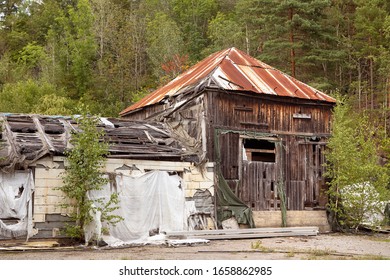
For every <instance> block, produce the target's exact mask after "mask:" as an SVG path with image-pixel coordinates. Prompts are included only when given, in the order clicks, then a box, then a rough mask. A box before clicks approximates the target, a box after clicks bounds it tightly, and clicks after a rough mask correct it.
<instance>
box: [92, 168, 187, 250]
mask: <svg viewBox="0 0 390 280" xmlns="http://www.w3.org/2000/svg"><path fill="white" fill-rule="evenodd" d="M115 188H116V189H115ZM112 192H117V193H118V195H119V200H120V203H119V205H118V206H119V209H117V210H115V211H113V212H112V213H111V214H114V215H118V216H121V217H122V218H123V219H124V220H123V221H120V222H119V223H117V224H116V225H107V224H105V223H104V222H103V223H102V225H103V227H106V228H108V229H109V235H108V236H107V235H103V236H102V238H103V240H104V241H105V242H106V243H108V245H110V246H121V245H125V244H134V243H148V242H150V241H151V240H156V239H159V236H158V235H157V236H150V232H151V231H154V232H159V233H163V232H166V231H182V230H184V229H186V228H187V215H186V214H185V212H186V209H185V208H186V207H185V204H186V203H185V197H184V189H183V187H182V181H181V178H180V177H179V176H177V175H174V176H170V175H169V174H168V172H165V171H151V172H148V173H145V174H143V175H141V176H137V177H135V176H133V177H132V176H125V175H117V176H116V184H107V185H106V186H104V187H103V189H102V190H100V191H93V192H91V193H89V197H90V198H91V199H93V200H95V201H96V200H97V199H104V201H106V202H107V201H108V200H109V197H110V195H111V193H112ZM97 214H98V215H97V216H99V215H100V213H97ZM99 224H100V221H99V220H98V219H95V221H94V222H93V223H91V224H90V225H89V226H88V227H87V228H85V229H84V230H85V236H86V238H87V239H89V238H91V237H93V236H95V237H98V236H99V235H100V233H99V232H97V231H98V229H99V228H100V226H99ZM86 241H88V240H86Z"/></svg>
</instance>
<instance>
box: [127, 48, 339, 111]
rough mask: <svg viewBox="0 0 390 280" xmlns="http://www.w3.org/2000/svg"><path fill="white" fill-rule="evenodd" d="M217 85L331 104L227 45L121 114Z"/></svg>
mask: <svg viewBox="0 0 390 280" xmlns="http://www.w3.org/2000/svg"><path fill="white" fill-rule="evenodd" d="M196 87H198V88H202V87H206V88H207V87H209V88H219V89H224V90H229V91H240V92H245V91H247V92H252V93H256V94H269V95H275V96H284V97H293V98H301V99H310V100H318V101H325V102H331V103H334V102H335V101H336V100H335V99H334V98H332V97H330V96H329V95H327V94H325V93H323V92H321V91H319V90H316V89H314V88H313V87H311V86H309V85H307V84H304V83H302V82H300V81H298V80H297V79H295V78H293V77H291V76H289V75H287V74H285V73H283V72H281V71H279V70H277V69H275V68H273V67H271V66H269V65H267V64H265V63H264V62H261V61H259V60H257V59H255V58H253V57H251V56H249V55H247V54H246V53H244V52H242V51H240V50H238V49H236V48H229V49H226V50H223V51H220V52H217V53H214V54H212V55H210V56H208V57H207V58H205V59H204V60H202V61H200V62H199V63H197V64H195V65H194V66H193V67H191V68H190V69H189V70H187V71H186V72H184V73H182V74H181V75H179V76H178V77H176V78H175V79H174V80H172V81H171V82H169V83H168V84H167V85H165V86H163V87H161V88H159V89H157V90H155V91H154V92H152V93H151V94H149V95H148V96H146V97H145V98H143V99H141V100H140V101H138V102H136V103H135V104H133V105H131V106H129V107H128V108H126V109H125V110H123V111H122V112H120V115H121V116H124V115H126V114H127V113H129V112H130V111H134V110H137V109H139V108H142V107H145V106H149V105H153V104H156V103H158V102H160V101H161V100H163V99H165V98H167V97H170V96H175V95H178V94H180V93H183V92H186V91H187V90H190V89H194V88H196Z"/></svg>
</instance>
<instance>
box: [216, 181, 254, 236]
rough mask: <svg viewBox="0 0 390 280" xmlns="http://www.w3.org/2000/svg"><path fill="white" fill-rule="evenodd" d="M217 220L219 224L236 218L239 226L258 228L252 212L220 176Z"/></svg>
mask: <svg viewBox="0 0 390 280" xmlns="http://www.w3.org/2000/svg"><path fill="white" fill-rule="evenodd" d="M217 205H218V207H217V219H218V223H222V221H224V220H227V219H229V218H231V217H235V218H236V220H237V222H238V223H239V224H246V225H249V226H250V227H251V228H254V227H256V226H255V222H254V221H253V215H252V210H251V208H249V207H248V206H247V205H246V204H245V203H244V202H242V201H241V200H240V199H239V198H238V197H237V196H236V195H235V194H234V193H233V191H232V190H231V189H230V187H229V185H228V184H227V182H226V180H225V179H224V178H223V176H222V175H220V176H219V184H218V188H217Z"/></svg>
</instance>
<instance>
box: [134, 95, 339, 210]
mask: <svg viewBox="0 0 390 280" xmlns="http://www.w3.org/2000/svg"><path fill="white" fill-rule="evenodd" d="M196 100H197V102H196V103H195V102H192V103H190V104H188V105H186V106H185V107H182V108H181V109H179V110H178V111H177V112H175V113H173V114H170V115H169V118H166V119H165V120H166V121H168V122H173V123H180V124H181V125H182V126H183V128H184V129H186V130H187V131H188V132H189V134H190V135H191V136H192V137H194V138H196V139H200V134H201V133H202V132H201V131H199V128H200V127H199V114H205V116H204V122H205V125H204V128H203V129H205V130H206V131H205V132H204V133H205V137H204V139H202V141H205V142H206V143H203V145H205V147H206V157H207V158H208V160H209V161H212V162H217V164H219V165H220V169H221V172H222V175H223V176H224V177H225V179H226V181H227V183H228V184H229V186H230V187H231V189H232V190H233V191H234V192H235V193H236V194H237V195H238V196H239V197H240V198H241V199H242V200H243V201H245V202H246V203H248V205H251V207H252V208H253V209H256V210H271V209H278V207H280V200H279V197H278V194H277V193H276V191H275V189H276V180H278V177H277V176H279V175H278V174H282V175H280V176H282V177H283V180H282V181H283V184H284V189H285V193H286V199H287V201H286V204H287V205H286V206H287V209H289V210H304V209H306V208H307V207H310V208H313V207H318V206H320V207H321V206H324V205H325V203H326V200H324V199H323V198H324V196H323V191H324V189H325V181H324V178H323V174H324V167H323V166H322V164H323V163H324V161H325V158H324V149H325V144H326V142H327V138H328V137H329V136H330V125H331V111H332V108H333V104H332V103H327V102H318V101H311V100H304V99H294V98H287V97H281V96H270V95H251V94H248V93H237V92H234V93H230V92H227V91H219V90H208V91H206V92H204V93H203V95H200V96H198V97H197V99H196ZM194 108H196V110H195V109H194ZM199 109H201V110H199ZM164 110H169V107H166V105H154V106H150V107H147V108H145V109H143V110H141V111H139V112H136V113H134V114H132V115H130V116H129V117H130V118H132V119H143V118H145V117H146V118H150V117H152V116H153V115H154V116H161V115H163V114H164ZM202 110H204V111H202ZM158 111H160V112H159V113H157V112H158ZM194 113H195V114H194ZM152 119H153V117H152ZM183 124H184V125H183ZM242 135H245V136H246V137H251V135H252V137H253V138H255V139H261V138H262V136H263V137H265V138H267V137H273V138H275V139H276V141H277V142H278V143H279V144H280V147H279V148H278V149H277V151H276V153H275V157H276V160H275V162H274V163H264V162H250V161H249V162H245V161H244V160H243V155H242V150H241V149H242V139H241V138H240V137H241V136H242ZM269 166H273V167H272V168H270V167H269ZM271 169H272V171H270V170H271ZM264 170H265V173H266V175H265V176H264Z"/></svg>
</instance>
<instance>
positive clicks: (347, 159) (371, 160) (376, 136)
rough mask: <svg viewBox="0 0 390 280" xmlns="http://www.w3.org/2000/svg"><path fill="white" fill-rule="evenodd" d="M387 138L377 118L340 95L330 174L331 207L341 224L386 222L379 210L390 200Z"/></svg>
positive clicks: (330, 149) (330, 148)
mask: <svg viewBox="0 0 390 280" xmlns="http://www.w3.org/2000/svg"><path fill="white" fill-rule="evenodd" d="M387 141H388V139H387V137H386V133H384V131H383V130H382V129H381V127H380V126H378V125H377V122H376V120H375V118H373V117H372V116H369V115H368V114H366V113H360V112H356V111H354V110H353V108H352V106H351V105H350V103H349V100H347V99H343V98H341V97H339V101H338V104H337V106H336V107H335V109H334V114H333V128H332V137H331V139H330V141H329V144H328V153H327V160H328V164H327V174H326V175H327V176H328V177H329V178H330V182H329V191H328V194H329V198H330V200H329V208H330V211H331V212H332V213H333V214H334V222H335V223H336V225H337V226H338V227H339V228H344V229H345V228H349V229H356V230H357V229H358V228H359V227H360V226H368V227H371V228H376V227H377V226H379V225H380V224H381V223H383V222H384V219H383V218H384V217H383V216H380V215H378V213H383V211H384V209H385V206H386V203H388V202H390V189H389V187H390V186H389V183H390V176H389V175H390V173H389V165H388V164H384V163H382V160H381V157H380V156H388V154H387V155H386V154H383V150H384V148H388V147H387V146H386V145H387ZM385 160H386V159H385Z"/></svg>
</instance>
